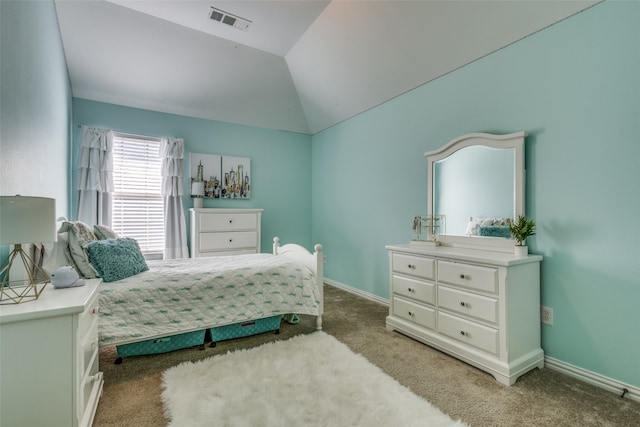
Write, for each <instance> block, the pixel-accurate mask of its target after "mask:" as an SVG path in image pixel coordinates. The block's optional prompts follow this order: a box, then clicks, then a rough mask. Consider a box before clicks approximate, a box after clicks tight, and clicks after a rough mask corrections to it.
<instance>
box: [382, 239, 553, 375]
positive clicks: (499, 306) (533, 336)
mask: <svg viewBox="0 0 640 427" xmlns="http://www.w3.org/2000/svg"><path fill="white" fill-rule="evenodd" d="M386 248H387V250H388V253H389V261H390V268H389V271H390V276H391V277H390V293H389V295H390V305H389V316H388V317H387V321H386V325H387V329H388V330H395V331H398V332H400V333H402V334H405V335H407V336H409V337H412V338H414V339H416V340H418V341H421V342H423V343H425V344H427V345H429V346H432V347H434V348H436V349H438V350H441V351H443V352H445V353H448V354H450V355H452V356H454V357H456V358H458V359H460V360H462V361H464V362H466V363H469V364H471V365H473V366H476V367H477V368H480V369H482V370H484V371H486V372H488V373H490V374H491V375H493V376H494V377H495V378H496V380H498V381H499V382H500V383H502V384H505V385H512V384H514V383H515V382H516V380H517V379H518V377H519V376H521V375H522V374H524V373H525V372H527V371H529V370H531V369H533V368H535V367H538V368H542V367H543V366H544V353H543V351H542V348H541V347H540V261H541V260H542V257H541V256H538V255H528V256H524V257H517V256H515V255H514V254H513V253H505V252H492V251H486V250H478V249H466V248H458V247H447V246H432V247H429V246H425V247H416V246H412V245H393V246H387V247H386Z"/></svg>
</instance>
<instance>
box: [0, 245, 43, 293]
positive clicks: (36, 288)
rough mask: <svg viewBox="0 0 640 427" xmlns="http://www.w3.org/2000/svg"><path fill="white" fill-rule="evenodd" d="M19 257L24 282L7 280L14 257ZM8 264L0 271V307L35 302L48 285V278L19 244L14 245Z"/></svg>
mask: <svg viewBox="0 0 640 427" xmlns="http://www.w3.org/2000/svg"><path fill="white" fill-rule="evenodd" d="M18 256H19V257H20V259H21V260H22V264H23V265H24V268H25V271H26V274H27V278H25V279H24V280H12V281H10V280H9V272H10V270H11V267H12V266H13V262H14V260H15V259H16V257H18ZM8 260H9V262H8V264H7V266H6V267H5V268H4V269H3V270H2V271H0V274H2V273H4V275H3V276H2V284H1V285H0V305H2V304H20V303H23V302H29V301H34V300H37V299H38V297H39V296H40V294H41V293H42V291H43V290H44V288H45V286H47V283H49V276H48V275H47V273H45V272H44V270H42V268H40V267H39V266H38V265H36V264H35V263H34V262H33V260H32V259H31V258H30V257H29V255H27V254H26V252H25V251H23V250H22V245H21V244H16V245H15V246H14V247H13V250H12V251H11V253H10V254H9V258H8ZM14 270H15V269H14ZM39 275H40V276H41V277H44V279H43V280H38V279H37V277H38V276H39Z"/></svg>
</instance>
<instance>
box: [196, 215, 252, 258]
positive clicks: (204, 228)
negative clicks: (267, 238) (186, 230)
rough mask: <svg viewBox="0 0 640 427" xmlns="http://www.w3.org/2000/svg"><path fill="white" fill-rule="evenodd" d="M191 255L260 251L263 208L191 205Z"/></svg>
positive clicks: (236, 253)
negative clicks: (192, 206)
mask: <svg viewBox="0 0 640 427" xmlns="http://www.w3.org/2000/svg"><path fill="white" fill-rule="evenodd" d="M189 213H190V220H191V233H190V234H191V236H190V237H191V242H190V248H189V250H190V253H191V258H196V257H203V256H218V255H240V254H256V253H260V222H261V217H262V209H224V208H191V209H189Z"/></svg>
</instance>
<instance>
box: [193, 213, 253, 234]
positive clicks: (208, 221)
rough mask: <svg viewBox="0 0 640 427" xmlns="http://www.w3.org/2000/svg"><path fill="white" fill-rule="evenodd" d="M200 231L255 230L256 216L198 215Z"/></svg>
mask: <svg viewBox="0 0 640 427" xmlns="http://www.w3.org/2000/svg"><path fill="white" fill-rule="evenodd" d="M199 215H200V231H201V232H205V231H233V230H256V229H257V228H258V215H256V214H253V213H206V212H201V213H200V214H199Z"/></svg>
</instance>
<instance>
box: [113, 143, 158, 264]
mask: <svg viewBox="0 0 640 427" xmlns="http://www.w3.org/2000/svg"><path fill="white" fill-rule="evenodd" d="M159 150H160V139H158V138H152V137H143V136H133V135H127V134H121V133H114V137H113V202H112V218H111V227H112V228H113V230H114V231H115V232H116V233H118V235H120V236H122V237H131V238H132V239H136V240H137V241H138V244H139V245H140V249H141V250H142V253H143V254H144V255H145V257H147V258H161V257H162V252H163V249H164V204H163V197H162V194H161V190H160V189H161V186H162V176H161V172H160V169H161V165H162V159H161V158H160V156H159V154H158V153H159Z"/></svg>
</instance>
